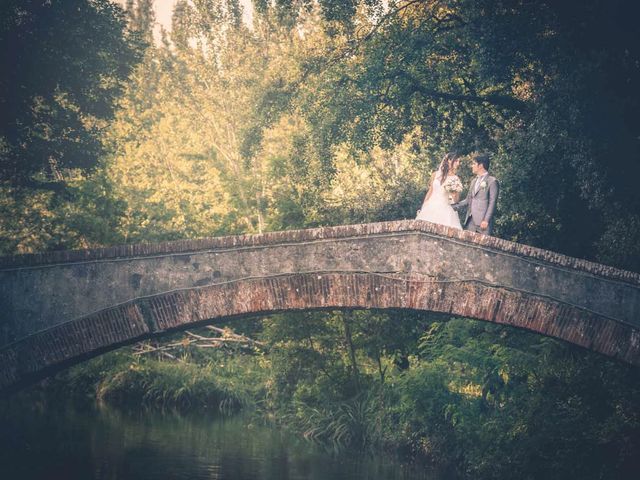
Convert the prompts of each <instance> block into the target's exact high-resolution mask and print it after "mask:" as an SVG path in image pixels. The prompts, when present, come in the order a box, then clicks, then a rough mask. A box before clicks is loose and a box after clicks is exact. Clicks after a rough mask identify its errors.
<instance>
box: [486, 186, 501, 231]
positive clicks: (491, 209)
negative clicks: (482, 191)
mask: <svg viewBox="0 0 640 480" xmlns="http://www.w3.org/2000/svg"><path fill="white" fill-rule="evenodd" d="M499 192H500V184H499V183H498V180H496V179H494V180H493V182H491V184H490V185H489V204H488V205H487V212H486V213H485V214H484V221H485V222H487V223H489V222H490V221H491V219H492V218H493V214H494V213H495V211H496V204H497V203H498V193H499Z"/></svg>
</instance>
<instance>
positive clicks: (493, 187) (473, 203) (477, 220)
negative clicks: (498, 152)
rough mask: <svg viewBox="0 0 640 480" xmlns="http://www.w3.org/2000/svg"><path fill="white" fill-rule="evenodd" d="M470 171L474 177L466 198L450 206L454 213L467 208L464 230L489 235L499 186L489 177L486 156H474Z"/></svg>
mask: <svg viewBox="0 0 640 480" xmlns="http://www.w3.org/2000/svg"><path fill="white" fill-rule="evenodd" d="M471 171H472V172H473V173H474V174H475V175H476V177H475V178H474V179H473V180H472V181H471V185H470V186H469V192H468V193H467V198H465V199H464V200H462V201H460V202H458V203H455V204H453V205H451V206H452V207H453V209H454V210H456V211H457V210H458V209H460V208H461V207H467V213H466V215H465V219H464V221H463V222H462V225H463V227H464V229H465V230H471V231H472V232H477V233H482V234H484V235H491V232H492V231H493V214H494V213H495V211H496V204H497V203H498V191H499V190H500V185H499V184H498V180H496V178H495V177H492V176H491V175H489V156H488V155H476V156H474V157H473V158H472V159H471Z"/></svg>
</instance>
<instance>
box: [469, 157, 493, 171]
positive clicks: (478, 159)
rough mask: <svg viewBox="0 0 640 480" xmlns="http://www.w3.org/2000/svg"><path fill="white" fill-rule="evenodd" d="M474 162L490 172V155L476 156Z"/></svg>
mask: <svg viewBox="0 0 640 480" xmlns="http://www.w3.org/2000/svg"><path fill="white" fill-rule="evenodd" d="M473 161H474V162H476V163H478V164H480V165H482V166H483V167H484V169H485V170H486V171H489V164H490V163H491V161H490V160H489V155H484V154H482V155H476V156H475V157H473Z"/></svg>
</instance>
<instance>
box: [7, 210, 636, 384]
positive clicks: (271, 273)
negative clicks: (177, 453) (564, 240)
mask: <svg viewBox="0 0 640 480" xmlns="http://www.w3.org/2000/svg"><path fill="white" fill-rule="evenodd" d="M335 308H367V309H369V308H371V309H398V308H401V309H412V310H423V311H433V312H442V313H447V314H451V315H456V316H463V317H469V318H475V319H479V320H485V321H490V322H495V323H501V324H508V325H513V326H515V327H519V328H524V329H527V330H530V331H534V332H538V333H540V334H543V335H547V336H551V337H555V338H559V339H562V340H565V341H567V342H570V343H573V344H576V345H580V346H582V347H585V348H588V349H591V350H594V351H597V352H600V353H602V354H604V355H607V356H610V357H614V358H617V359H620V360H621V361H624V362H628V363H631V364H634V365H640V275H638V274H636V273H632V272H627V271H623V270H619V269H615V268H611V267H607V266H605V265H599V264H596V263H592V262H587V261H585V260H578V259H574V258H570V257H566V256H563V255H560V254H557V253H553V252H549V251H544V250H540V249H537V248H533V247H528V246H526V245H519V244H516V243H512V242H508V241H505V240H501V239H498V238H495V237H486V236H481V235H476V234H473V233H470V232H461V231H457V230H452V229H449V228H447V227H443V226H439V225H434V224H430V223H427V222H421V221H415V220H412V221H399V222H385V223H375V224H366V225H348V226H339V227H325V228H316V229H310V230H297V231H286V232H273V233H266V234H262V235H251V236H230V237H219V238H211V239H201V240H185V241H177V242H165V243H159V244H137V245H125V246H118V247H112V248H104V249H95V250H83V251H63V252H51V253H43V254H35V255H21V256H14V257H4V258H0V391H10V390H12V389H15V388H17V387H19V386H22V385H24V384H27V383H29V382H32V381H34V380H36V379H38V378H42V377H43V376H46V375H49V374H51V373H52V372H55V371H56V370H59V369H60V368H64V367H65V366H68V365H71V364H74V363H78V362H80V361H83V360H85V359H87V358H90V357H92V356H95V355H98V354H100V353H102V352H105V351H108V350H111V349H114V348H117V347H119V346H121V345H126V344H130V343H133V342H136V341H139V340H142V339H145V338H149V337H152V336H157V335H162V334H163V333H165V332H168V331H175V330H180V329H186V328H189V327H193V326H194V325H195V324H198V325H201V324H205V323H207V322H209V323H212V322H215V321H216V320H220V319H222V318H229V317H237V316H243V315H256V314H268V313H272V312H282V311H290V310H310V309H335Z"/></svg>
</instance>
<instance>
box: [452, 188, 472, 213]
mask: <svg viewBox="0 0 640 480" xmlns="http://www.w3.org/2000/svg"><path fill="white" fill-rule="evenodd" d="M470 196H471V187H469V190H468V191H467V196H466V197H465V199H464V200H460V201H459V202H457V203H454V204H453V205H451V208H453V209H454V210H456V211H458V210H459V209H461V208H462V207H466V206H467V205H468V204H469V197H470Z"/></svg>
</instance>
